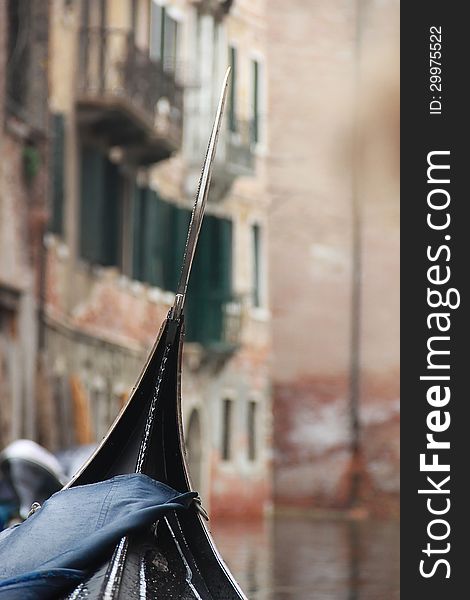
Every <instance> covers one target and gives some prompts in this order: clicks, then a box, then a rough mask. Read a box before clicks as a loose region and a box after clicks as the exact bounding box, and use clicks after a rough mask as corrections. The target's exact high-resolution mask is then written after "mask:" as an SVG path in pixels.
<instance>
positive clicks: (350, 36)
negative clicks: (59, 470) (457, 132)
mask: <svg viewBox="0 0 470 600" xmlns="http://www.w3.org/2000/svg"><path fill="white" fill-rule="evenodd" d="M363 4H364V6H363V9H364V10H363V19H362V26H361V44H360V49H361V50H360V52H361V56H360V63H359V62H358V59H359V56H358V46H357V45H356V35H357V31H358V29H357V26H358V25H357V15H356V14H355V4H354V3H350V2H346V1H345V0H334V1H333V2H331V1H329V2H326V1H321V2H315V3H306V2H303V1H302V0H294V1H293V2H290V3H289V4H288V5H286V3H284V2H282V1H281V0H273V2H270V3H269V10H268V24H269V29H268V31H269V42H268V47H269V64H270V79H269V88H270V104H269V113H270V141H271V152H270V160H269V164H268V177H269V184H270V192H271V194H272V198H273V205H272V210H271V212H270V224H269V225H270V232H271V236H270V239H271V243H270V265H271V277H270V282H271V297H272V309H273V347H274V351H273V370H272V374H273V393H274V445H275V450H274V452H275V454H274V457H275V461H274V464H275V482H274V486H275V501H276V502H277V503H278V504H281V505H296V506H302V507H309V508H312V507H334V508H346V507H347V506H348V505H349V504H350V502H351V486H352V481H353V479H354V475H355V473H357V472H359V474H360V481H361V486H360V491H359V496H360V498H359V499H360V501H361V502H362V503H366V504H367V505H368V506H369V507H370V508H371V510H377V511H378V510H380V507H384V506H385V504H386V503H385V502H384V498H386V499H387V500H390V502H389V503H388V504H387V512H390V511H394V510H395V509H396V507H397V494H398V406H397V403H398V396H399V390H398V364H399V363H398V324H399V323H398V267H399V264H398V260H399V259H398V189H397V184H396V179H397V159H396V156H395V155H396V149H397V143H396V141H397V140H396V133H395V127H398V118H397V109H396V108H395V107H396V105H397V98H396V85H395V84H394V81H395V79H394V77H395V73H394V69H393V67H394V65H395V62H394V60H395V59H394V58H393V57H392V59H391V60H390V61H389V62H387V61H388V60H389V59H388V58H387V59H386V58H385V56H388V54H387V53H388V50H389V49H388V47H387V46H388V43H389V42H390V43H392V42H393V41H394V37H393V36H394V31H396V30H394V26H395V24H396V20H394V19H393V18H392V17H395V16H396V15H395V13H396V5H395V3H391V4H390V3H389V4H388V5H385V6H384V7H382V8H380V7H379V6H378V5H375V4H371V3H363ZM389 9H390V10H391V12H390V13H389V12H388V11H389ZM390 15H391V17H390ZM385 16H387V17H389V18H388V20H385ZM379 40H380V43H379ZM379 58H380V60H379ZM372 59H374V60H372ZM374 61H375V62H374ZM356 76H357V77H358V79H356ZM356 85H357V86H358V87H356ZM358 90H359V91H358ZM385 90H389V91H390V94H389V96H388V97H387V99H384V97H383V96H384V93H385ZM357 91H358V94H359V96H358V105H359V107H360V110H359V111H358V112H359V115H360V117H361V119H362V120H361V128H360V131H361V134H360V138H358V139H356V141H355V142H354V137H353V132H354V125H353V123H354V114H355V94H356V92H357ZM354 143H355V144H356V145H355V146H354ZM354 168H356V179H355V178H354ZM354 182H356V186H357V187H356V188H354ZM354 194H356V200H357V202H358V205H359V210H360V227H361V230H360V238H361V240H362V251H361V258H362V283H361V294H362V299H361V306H360V313H361V322H360V422H361V440H362V453H361V454H360V456H359V457H356V458H355V459H354V460H352V457H351V451H350V446H351V428H350V397H351V386H350V361H351V325H352V319H353V317H352V307H351V294H352V277H353V260H352V255H353V254H352V253H353V226H354V225H353V195H354Z"/></svg>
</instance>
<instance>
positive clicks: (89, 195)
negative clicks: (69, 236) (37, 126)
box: [80, 147, 104, 263]
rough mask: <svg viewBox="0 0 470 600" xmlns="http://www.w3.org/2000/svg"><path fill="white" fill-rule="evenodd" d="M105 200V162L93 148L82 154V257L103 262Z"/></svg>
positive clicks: (86, 149) (84, 150) (94, 261)
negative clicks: (102, 229) (102, 238)
mask: <svg viewBox="0 0 470 600" xmlns="http://www.w3.org/2000/svg"><path fill="white" fill-rule="evenodd" d="M103 200H104V161H103V157H102V155H101V154H100V153H98V152H97V151H96V150H95V149H93V148H88V147H84V148H82V153H81V202H80V209H81V210H80V255H81V257H82V258H84V259H85V260H88V261H90V262H92V263H99V262H101V224H102V216H103Z"/></svg>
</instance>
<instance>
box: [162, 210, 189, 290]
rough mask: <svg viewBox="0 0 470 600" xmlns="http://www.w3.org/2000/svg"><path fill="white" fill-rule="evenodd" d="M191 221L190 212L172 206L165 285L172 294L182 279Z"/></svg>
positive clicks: (166, 250) (166, 252) (165, 261)
mask: <svg viewBox="0 0 470 600" xmlns="http://www.w3.org/2000/svg"><path fill="white" fill-rule="evenodd" d="M190 220H191V211H190V210H188V209H185V208H179V207H177V206H174V205H171V212H170V219H169V226H168V227H167V231H168V232H169V234H170V235H169V236H168V238H167V243H166V248H165V258H164V267H165V277H164V280H165V284H164V285H165V289H167V290H171V291H172V292H175V291H176V287H177V285H178V281H179V278H180V274H181V267H182V265H183V256H184V249H185V246H186V238H187V235H188V228H189V222H190Z"/></svg>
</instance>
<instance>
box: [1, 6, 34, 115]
mask: <svg viewBox="0 0 470 600" xmlns="http://www.w3.org/2000/svg"><path fill="white" fill-rule="evenodd" d="M29 9H30V7H29V6H28V2H26V0H10V1H9V2H8V7H7V17H8V29H7V31H8V60H7V101H8V108H9V109H10V110H11V111H12V112H13V113H15V114H17V116H20V117H22V116H23V115H22V112H23V110H25V109H26V107H27V100H28V74H29V67H30V62H31V40H30V36H31V33H30V31H31V11H30V10H29Z"/></svg>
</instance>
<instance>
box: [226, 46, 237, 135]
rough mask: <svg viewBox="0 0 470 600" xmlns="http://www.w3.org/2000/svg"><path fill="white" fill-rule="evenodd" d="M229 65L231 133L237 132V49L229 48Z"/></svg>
mask: <svg viewBox="0 0 470 600" xmlns="http://www.w3.org/2000/svg"><path fill="white" fill-rule="evenodd" d="M229 64H230V67H231V68H232V71H231V73H230V95H229V106H228V123H229V129H230V131H233V132H236V131H237V49H236V48H234V47H233V46H230V48H229Z"/></svg>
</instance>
